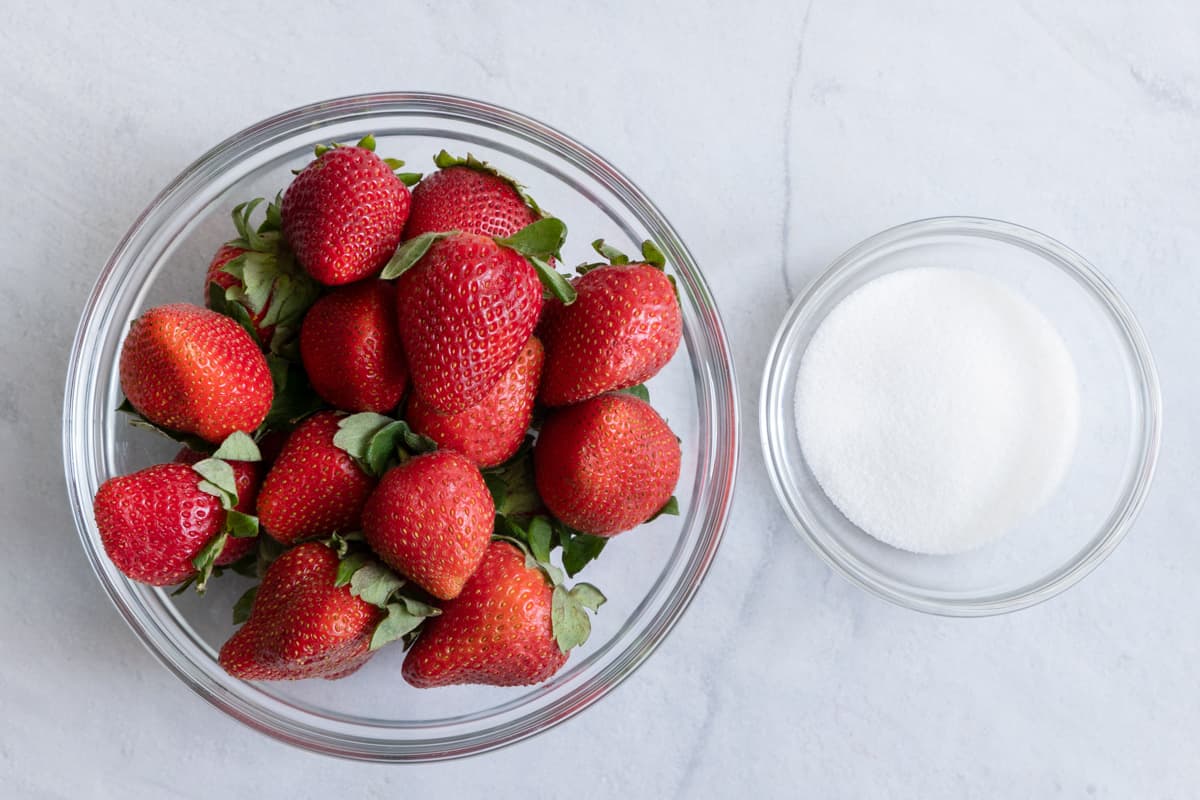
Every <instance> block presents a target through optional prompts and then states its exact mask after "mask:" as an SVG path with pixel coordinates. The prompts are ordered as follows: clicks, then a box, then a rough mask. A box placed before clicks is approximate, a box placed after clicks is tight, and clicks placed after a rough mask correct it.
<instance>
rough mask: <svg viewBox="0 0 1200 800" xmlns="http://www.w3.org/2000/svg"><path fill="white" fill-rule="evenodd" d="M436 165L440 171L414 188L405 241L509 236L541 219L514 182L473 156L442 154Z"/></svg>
mask: <svg viewBox="0 0 1200 800" xmlns="http://www.w3.org/2000/svg"><path fill="white" fill-rule="evenodd" d="M434 163H436V164H437V165H438V166H439V167H441V169H439V170H438V171H437V172H435V173H433V174H432V175H428V176H426V177H425V178H424V179H423V180H422V181H421V182H420V183H419V184H417V186H416V188H415V189H413V193H412V212H411V213H410V214H409V216H408V224H407V225H406V226H405V228H404V238H405V239H412V238H413V237H415V236H419V235H420V234H422V233H430V232H434V231H463V232H464V233H478V234H481V235H483V236H500V237H504V236H512V235H513V234H514V233H516V232H517V231H519V230H521V229H522V228H524V227H525V226H526V225H528V224H529V223H531V222H534V221H536V220H538V219H540V218H541V216H542V215H541V211H540V209H538V207H537V205H536V204H535V203H534V202H533V201H532V199H530V198H529V197H528V196H527V195H526V194H525V193H524V190H522V189H521V188H520V187H519V186H518V185H517V184H516V182H514V181H513V180H512V179H511V178H509V177H507V176H505V175H503V174H501V173H499V172H497V171H496V170H495V169H493V168H492V167H490V166H489V165H488V164H487V163H485V162H483V161H479V160H478V159H476V158H475V157H474V156H471V155H468V156H467V157H466V158H465V159H462V158H455V157H454V156H452V155H450V154H449V153H447V152H446V151H445V150H443V151H442V152H440V153H438V155H437V157H435V158H434Z"/></svg>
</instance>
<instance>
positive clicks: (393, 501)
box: [362, 450, 495, 600]
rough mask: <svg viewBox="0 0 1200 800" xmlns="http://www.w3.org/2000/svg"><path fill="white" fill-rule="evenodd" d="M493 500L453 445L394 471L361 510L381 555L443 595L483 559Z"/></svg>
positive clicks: (455, 590)
mask: <svg viewBox="0 0 1200 800" xmlns="http://www.w3.org/2000/svg"><path fill="white" fill-rule="evenodd" d="M494 518H495V505H494V504H493V502H492V495H491V493H490V492H489V491H488V488H487V484H486V483H484V481H483V476H482V475H481V474H479V470H478V469H476V468H475V465H474V464H472V463H471V462H470V461H468V460H467V459H466V458H464V457H463V456H461V455H459V454H458V453H455V452H453V451H450V450H438V451H436V452H433V453H427V454H424V455H419V456H416V457H414V458H410V459H408V460H407V461H405V462H403V463H402V464H400V465H399V466H397V467H395V468H393V469H390V470H388V472H387V473H386V474H385V475H384V476H383V478H382V479H381V480H380V481H379V486H378V487H376V489H375V491H374V492H372V493H371V497H370V499H369V500H367V505H366V507H365V508H364V509H363V513H362V523H363V533H364V535H365V536H366V539H367V544H368V545H370V546H371V549H372V550H374V551H375V552H376V553H377V554H378V555H379V557H380V558H381V559H383V562H384V563H385V564H387V565H388V566H390V567H391V568H392V569H394V570H396V571H397V572H400V573H402V574H404V575H405V576H407V577H408V578H410V579H411V580H412V581H413V583H415V584H417V585H418V586H420V587H421V588H422V589H424V590H425V591H427V592H429V593H430V594H431V595H433V596H434V597H437V598H439V599H441V600H448V599H450V598H451V597H454V596H455V595H457V594H458V593H459V591H460V590H461V589H462V586H463V583H464V582H465V581H466V580H467V578H468V577H469V576H470V575H471V573H472V572H474V571H475V567H477V566H478V565H479V560H480V559H481V558H483V553H484V550H485V549H486V548H487V543H488V539H489V538H490V537H491V534H492V525H493V521H494Z"/></svg>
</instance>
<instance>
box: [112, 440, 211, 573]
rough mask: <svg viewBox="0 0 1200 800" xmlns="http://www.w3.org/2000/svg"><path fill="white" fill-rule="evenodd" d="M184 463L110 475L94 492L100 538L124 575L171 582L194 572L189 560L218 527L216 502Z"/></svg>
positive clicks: (194, 569)
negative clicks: (112, 476)
mask: <svg viewBox="0 0 1200 800" xmlns="http://www.w3.org/2000/svg"><path fill="white" fill-rule="evenodd" d="M199 483H200V477H199V476H198V475H197V474H196V473H195V472H193V471H192V469H191V467H189V466H187V465H186V464H158V465H155V466H153V467H147V468H146V469H143V470H139V471H138V472H135V473H133V474H132V475H124V476H121V477H118V478H110V479H109V480H107V481H105V482H104V483H103V484H102V485H101V486H100V491H98V492H97V493H96V500H95V504H94V510H95V514H96V527H97V528H99V530H100V541H101V542H102V543H103V544H104V551H105V552H106V553H108V557H109V558H110V559H111V560H112V562H113V564H115V565H116V567H117V569H119V570H121V572H122V573H124V574H125V575H126V576H128V577H130V578H132V579H133V580H135V581H140V582H142V583H149V584H151V585H153V586H171V585H174V584H176V583H179V582H180V581H183V580H185V579H187V578H188V577H190V576H192V575H193V574H195V572H196V568H195V567H194V566H193V565H192V559H193V558H195V557H196V555H197V554H198V553H199V552H200V550H201V549H202V548H203V547H204V545H205V544H207V543H208V542H209V540H211V539H212V538H213V537H214V536H216V535H217V534H218V533H219V532H220V530H221V523H222V522H223V518H224V512H223V511H222V509H221V501H220V500H219V499H217V498H216V497H214V496H213V495H211V494H206V493H205V492H202V491H201V490H200V488H199Z"/></svg>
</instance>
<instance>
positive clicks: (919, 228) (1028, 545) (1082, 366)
mask: <svg viewBox="0 0 1200 800" xmlns="http://www.w3.org/2000/svg"><path fill="white" fill-rule="evenodd" d="M928 266H943V267H955V268H961V269H968V270H973V271H976V272H980V273H984V274H986V275H988V276H990V277H992V278H994V279H996V280H998V281H1000V282H1001V283H1003V284H1005V285H1007V286H1009V287H1010V288H1012V289H1014V290H1015V291H1017V292H1018V293H1019V294H1021V295H1022V296H1024V297H1026V298H1027V299H1028V300H1029V301H1030V302H1032V303H1033V304H1034V305H1035V306H1036V307H1037V308H1038V309H1039V310H1040V311H1041V312H1042V313H1043V314H1044V315H1045V316H1046V318H1047V319H1049V320H1050V321H1051V322H1052V323H1053V324H1054V325H1055V327H1056V328H1057V329H1058V331H1059V333H1060V334H1061V335H1062V338H1063V340H1064V341H1065V343H1066V345H1067V348H1068V349H1069V350H1070V352H1071V355H1072V357H1073V358H1074V361H1075V367H1076V370H1077V373H1078V377H1079V389H1080V419H1079V437H1078V445H1077V448H1076V452H1075V454H1074V458H1073V460H1072V463H1071V465H1070V467H1069V468H1068V471H1067V474H1066V476H1065V477H1064V478H1063V481H1062V483H1061V484H1060V485H1059V488H1058V489H1057V491H1056V492H1055V494H1054V495H1052V497H1051V498H1050V500H1049V501H1048V502H1047V503H1046V505H1045V506H1044V507H1043V508H1042V509H1041V510H1040V511H1038V512H1037V513H1036V514H1035V515H1033V516H1032V517H1031V518H1029V519H1027V520H1025V522H1023V523H1022V524H1020V525H1019V526H1018V527H1017V528H1016V529H1014V530H1012V531H1010V532H1009V533H1008V534H1006V535H1005V536H1004V537H1002V538H1001V539H1000V540H998V541H996V542H993V543H992V544H989V545H987V546H985V547H982V548H980V549H978V550H975V551H972V552H968V553H963V554H959V555H952V556H946V555H936V556H931V555H919V554H915V553H910V552H907V551H904V550H899V549H897V548H894V547H891V546H889V545H886V544H883V543H882V542H880V541H878V540H876V539H875V538H873V537H872V536H870V535H869V534H867V533H865V532H864V531H862V530H861V529H860V528H858V527H857V526H855V525H854V524H853V523H851V522H850V521H849V520H847V519H846V517H845V516H844V515H843V514H842V513H841V511H839V510H838V509H837V507H836V506H834V504H833V503H832V501H830V500H829V498H828V497H827V496H826V495H825V492H824V491H823V490H822V489H821V487H820V486H819V485H818V484H817V482H816V479H815V478H814V477H813V475H812V472H811V470H810V469H809V467H808V465H807V464H806V462H805V459H804V455H803V452H802V450H801V447H800V441H799V438H798V436H797V430H796V419H795V412H794V403H795V394H796V381H797V373H798V371H799V366H800V360H801V358H802V356H803V355H804V352H805V350H806V348H807V347H808V343H809V340H810V339H811V338H812V336H813V333H814V332H815V331H816V329H817V328H818V326H819V325H820V324H821V322H822V320H824V318H825V316H826V315H827V314H828V313H829V312H830V311H831V310H832V309H833V308H834V307H835V306H836V305H837V304H838V303H839V302H841V300H842V299H843V298H845V297H846V296H847V295H849V294H850V293H851V292H853V291H854V290H855V289H857V288H859V287H860V286H862V285H863V284H865V283H867V282H869V281H871V280H873V279H875V278H877V277H879V276H880V275H884V274H886V273H889V272H893V271H896V270H900V269H906V268H910V267H928ZM759 414H760V425H761V432H762V442H763V451H764V456H765V458H766V461H767V468H768V472H769V473H770V475H771V481H772V483H773V484H774V486H775V491H776V493H777V494H778V495H779V499H780V502H782V503H783V506H784V509H785V510H786V511H787V513H788V515H789V516H790V517H791V520H792V523H793V525H794V526H795V527H796V530H797V531H798V532H799V533H800V535H801V536H802V537H803V538H804V539H805V540H806V541H807V542H808V543H809V544H810V545H811V546H812V547H813V549H814V550H816V551H817V553H818V554H819V555H820V556H821V557H822V558H823V559H825V561H826V562H828V563H829V565H830V566H832V567H833V568H834V569H835V570H837V571H838V572H840V573H842V575H844V576H845V577H847V578H849V579H850V580H851V581H853V582H854V583H856V584H858V585H859V586H861V587H862V588H864V589H866V590H867V591H869V592H871V593H873V594H876V595H878V596H880V597H883V598H885V599H887V600H890V601H892V602H894V603H897V604H898V605H902V606H905V607H907V608H912V609H916V610H918V611H925V612H929V613H934V614H943V615H947V616H984V615H989V614H1001V613H1005V612H1009V611H1015V610H1017V609H1020V608H1026V607H1028V606H1031V605H1034V604H1035V603H1039V602H1041V601H1043V600H1046V599H1048V598H1050V597H1053V596H1054V595H1056V594H1058V593H1059V592H1061V591H1063V590H1064V589H1066V588H1067V587H1069V586H1071V585H1072V584H1074V583H1075V582H1077V581H1079V580H1080V579H1081V578H1083V577H1084V576H1085V575H1087V574H1088V573H1089V572H1091V571H1092V570H1093V569H1095V567H1096V566H1097V565H1098V564H1099V563H1100V562H1101V561H1103V560H1104V558H1105V557H1106V556H1107V555H1108V554H1109V553H1111V552H1112V551H1113V549H1114V548H1115V547H1116V546H1117V544H1118V543H1119V542H1120V541H1121V539H1122V537H1123V536H1124V535H1125V533H1126V532H1127V531H1128V530H1129V527H1130V525H1131V524H1132V523H1133V520H1134V518H1135V517H1136V516H1137V513H1138V511H1139V510H1140V509H1141V506H1142V503H1143V501H1144V500H1145V497H1146V492H1147V489H1148V488H1149V486H1150V481H1151V479H1152V477H1153V474H1154V466H1155V461H1156V459H1157V456H1158V447H1159V430H1160V427H1159V426H1160V415H1161V408H1160V397H1159V388H1158V377H1157V375H1156V373H1155V369H1154V363H1153V360H1152V359H1151V356H1150V350H1149V348H1148V347H1147V344H1146V340H1145V338H1144V337H1143V335H1142V332H1141V330H1140V328H1139V327H1138V325H1137V322H1136V321H1135V320H1134V318H1133V315H1132V313H1130V311H1129V308H1128V307H1127V306H1126V305H1125V303H1124V302H1123V301H1122V300H1121V298H1120V297H1118V296H1117V293H1116V292H1115V291H1114V289H1113V287H1112V286H1111V285H1110V284H1109V283H1108V281H1106V280H1105V279H1104V278H1103V277H1101V276H1100V274H1099V273H1097V272H1096V270H1095V269H1094V268H1093V267H1092V266H1091V265H1090V264H1089V263H1088V262H1087V261H1086V260H1085V259H1084V258H1083V257H1082V256H1080V255H1079V254H1078V253H1076V252H1074V251H1072V250H1070V249H1069V248H1067V247H1065V246H1064V245H1062V244H1060V243H1059V242H1057V241H1055V240H1053V239H1051V238H1050V237H1048V236H1045V235H1044V234H1041V233H1038V232H1036V231H1033V230H1030V229H1028V228H1023V227H1021V226H1019V225H1013V224H1011V223H1007V222H999V221H996V220H990V219H979V218H972V217H939V218H935V219H927V220H920V221H917V222H910V223H908V224H906V225H900V226H898V227H895V228H892V229H890V230H886V231H884V232H882V233H879V234H876V235H875V236H872V237H871V238H869V239H867V240H866V241H864V242H862V243H861V244H859V245H857V246H855V247H853V248H851V249H850V250H849V251H848V252H846V253H845V254H844V255H842V256H841V257H840V258H838V259H837V260H836V261H835V262H834V263H833V264H832V266H830V267H829V269H828V270H826V271H825V273H824V274H823V275H821V276H820V277H819V278H818V279H817V280H816V281H815V282H814V283H813V284H812V285H811V286H809V288H808V290H807V291H806V292H805V293H804V294H803V295H802V296H801V297H800V298H798V299H797V300H796V302H795V303H793V305H792V307H791V309H789V310H788V313H787V316H786V317H785V318H784V321H783V324H782V325H781V326H780V329H779V333H778V335H777V336H776V338H775V341H774V343H773V344H772V346H771V352H770V354H769V356H768V358H767V366H766V372H765V375H764V380H763V390H762V398H761V406H760V409H759Z"/></svg>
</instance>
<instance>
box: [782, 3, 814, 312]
mask: <svg viewBox="0 0 1200 800" xmlns="http://www.w3.org/2000/svg"><path fill="white" fill-rule="evenodd" d="M812 7H813V0H809V2H808V6H807V7H806V8H805V9H804V18H803V19H801V20H800V34H799V36H797V37H796V38H797V41H796V60H795V63H794V66H793V67H792V77H791V80H789V81H788V88H787V104H786V106H785V108H784V111H783V222H782V225H781V228H782V230H781V232H780V242H779V250H780V254H779V271H780V274H781V275H782V276H783V290H784V292H786V293H787V299H788V304H789V305H790V304H791V302H792V300H794V299H796V290H795V289H794V288H792V276H791V274H790V273H789V271H788V264H789V259H788V256H789V255H790V254H791V247H792V241H791V240H792V237H791V216H792V104H793V102H794V101H795V99H796V87H797V86H798V85H799V84H800V73H801V71H803V69H804V39H805V37H806V36H808V20H809V17H810V16H811V14H812Z"/></svg>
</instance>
